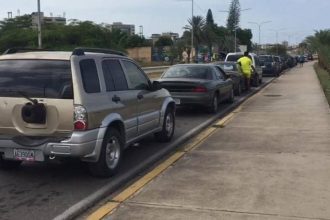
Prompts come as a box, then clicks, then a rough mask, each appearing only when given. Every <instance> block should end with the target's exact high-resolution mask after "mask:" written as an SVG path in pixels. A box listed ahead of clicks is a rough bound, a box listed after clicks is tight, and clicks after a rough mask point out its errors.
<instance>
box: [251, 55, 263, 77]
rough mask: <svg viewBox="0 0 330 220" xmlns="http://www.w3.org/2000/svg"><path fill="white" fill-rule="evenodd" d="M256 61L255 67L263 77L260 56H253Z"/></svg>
mask: <svg viewBox="0 0 330 220" xmlns="http://www.w3.org/2000/svg"><path fill="white" fill-rule="evenodd" d="M253 59H254V63H255V69H256V71H257V73H258V75H259V77H262V68H261V65H260V61H259V57H258V56H253Z"/></svg>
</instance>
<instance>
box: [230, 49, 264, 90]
mask: <svg viewBox="0 0 330 220" xmlns="http://www.w3.org/2000/svg"><path fill="white" fill-rule="evenodd" d="M242 56H244V53H243V52H236V53H228V54H227V56H226V59H225V62H237V60H238V59H239V58H241V57H242ZM249 57H250V59H251V60H252V68H253V73H252V77H251V81H252V85H253V86H259V85H260V84H261V83H262V68H261V66H260V61H259V57H258V55H257V54H254V53H249Z"/></svg>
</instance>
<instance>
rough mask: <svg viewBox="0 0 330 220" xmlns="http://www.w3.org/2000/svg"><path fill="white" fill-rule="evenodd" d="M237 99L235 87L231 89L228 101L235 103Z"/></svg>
mask: <svg viewBox="0 0 330 220" xmlns="http://www.w3.org/2000/svg"><path fill="white" fill-rule="evenodd" d="M234 101H235V97H234V89H231V92H230V95H229V98H228V103H233V102H234Z"/></svg>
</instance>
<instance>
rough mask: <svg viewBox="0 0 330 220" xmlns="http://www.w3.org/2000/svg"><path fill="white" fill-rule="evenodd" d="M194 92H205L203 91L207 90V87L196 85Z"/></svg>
mask: <svg viewBox="0 0 330 220" xmlns="http://www.w3.org/2000/svg"><path fill="white" fill-rule="evenodd" d="M192 92H198V93H203V92H207V89H206V88H205V87H204V86H196V87H195V88H193V89H192Z"/></svg>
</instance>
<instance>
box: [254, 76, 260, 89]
mask: <svg viewBox="0 0 330 220" xmlns="http://www.w3.org/2000/svg"><path fill="white" fill-rule="evenodd" d="M253 86H254V87H258V86H259V75H258V74H255V75H254V76H253Z"/></svg>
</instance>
